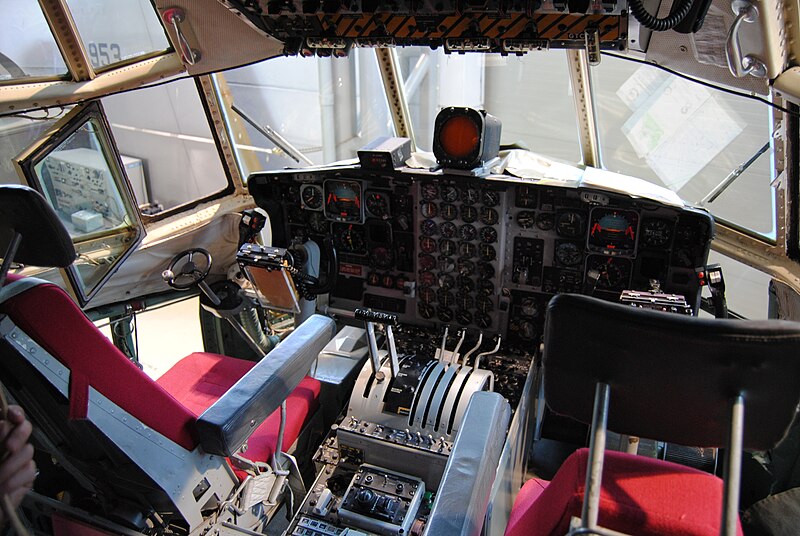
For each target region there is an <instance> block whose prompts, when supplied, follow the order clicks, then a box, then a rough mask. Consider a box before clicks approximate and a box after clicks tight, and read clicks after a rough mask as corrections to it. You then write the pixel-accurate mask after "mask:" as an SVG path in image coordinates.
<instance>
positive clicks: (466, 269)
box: [456, 259, 475, 275]
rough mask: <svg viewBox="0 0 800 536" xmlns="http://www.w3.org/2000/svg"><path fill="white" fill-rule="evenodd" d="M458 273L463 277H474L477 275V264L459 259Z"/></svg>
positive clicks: (457, 264)
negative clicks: (473, 275)
mask: <svg viewBox="0 0 800 536" xmlns="http://www.w3.org/2000/svg"><path fill="white" fill-rule="evenodd" d="M456 268H457V269H458V273H459V274H461V275H472V274H474V273H475V263H474V262H472V261H468V260H466V259H459V260H458V263H456Z"/></svg>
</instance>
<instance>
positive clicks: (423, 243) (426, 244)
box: [419, 236, 436, 253]
mask: <svg viewBox="0 0 800 536" xmlns="http://www.w3.org/2000/svg"><path fill="white" fill-rule="evenodd" d="M419 248H420V249H421V250H422V251H424V252H425V253H433V252H434V251H436V240H434V239H433V238H431V237H429V236H423V237H422V238H421V239H420V241H419Z"/></svg>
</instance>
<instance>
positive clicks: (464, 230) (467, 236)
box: [458, 223, 478, 242]
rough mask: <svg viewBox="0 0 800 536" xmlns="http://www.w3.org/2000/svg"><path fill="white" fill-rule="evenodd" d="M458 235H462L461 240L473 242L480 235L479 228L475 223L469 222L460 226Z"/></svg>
mask: <svg viewBox="0 0 800 536" xmlns="http://www.w3.org/2000/svg"><path fill="white" fill-rule="evenodd" d="M458 236H459V237H461V240H466V241H467V242H471V241H473V240H475V239H476V238H477V237H478V230H477V229H476V228H475V226H474V225H470V224H469V223H467V224H464V225H462V226H461V227H459V228H458Z"/></svg>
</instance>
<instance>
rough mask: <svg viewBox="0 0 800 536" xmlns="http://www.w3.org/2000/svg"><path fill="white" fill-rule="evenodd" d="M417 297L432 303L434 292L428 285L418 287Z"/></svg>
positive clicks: (434, 296)
mask: <svg viewBox="0 0 800 536" xmlns="http://www.w3.org/2000/svg"><path fill="white" fill-rule="evenodd" d="M419 299H420V301H421V302H422V303H433V301H434V300H435V299H436V292H434V290H433V289H432V288H430V287H425V288H421V289H419Z"/></svg>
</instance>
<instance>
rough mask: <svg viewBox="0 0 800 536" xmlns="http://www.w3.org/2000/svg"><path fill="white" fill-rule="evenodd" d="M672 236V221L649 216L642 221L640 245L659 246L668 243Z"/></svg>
mask: <svg viewBox="0 0 800 536" xmlns="http://www.w3.org/2000/svg"><path fill="white" fill-rule="evenodd" d="M671 238H672V222H671V221H669V220H662V219H660V218H651V219H649V220H644V221H643V222H642V231H641V241H642V245H643V246H646V247H651V248H661V247H664V246H666V245H667V244H669V241H670V239H671Z"/></svg>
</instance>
